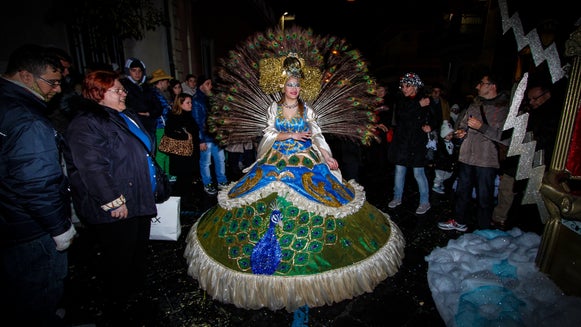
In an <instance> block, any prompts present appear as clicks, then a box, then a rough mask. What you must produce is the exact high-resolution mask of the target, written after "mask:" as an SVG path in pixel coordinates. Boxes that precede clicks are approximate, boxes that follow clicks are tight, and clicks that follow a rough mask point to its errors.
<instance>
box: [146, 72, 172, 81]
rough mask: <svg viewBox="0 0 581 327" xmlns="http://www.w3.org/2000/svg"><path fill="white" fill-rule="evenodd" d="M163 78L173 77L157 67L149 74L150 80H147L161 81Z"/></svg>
mask: <svg viewBox="0 0 581 327" xmlns="http://www.w3.org/2000/svg"><path fill="white" fill-rule="evenodd" d="M164 79H167V80H170V79H173V77H171V76H170V75H168V74H167V73H166V72H164V71H163V69H158V70H156V71H154V72H153V73H152V74H151V80H150V81H149V83H151V84H153V83H155V82H157V81H161V80H164Z"/></svg>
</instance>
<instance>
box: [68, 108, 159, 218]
mask: <svg viewBox="0 0 581 327" xmlns="http://www.w3.org/2000/svg"><path fill="white" fill-rule="evenodd" d="M124 113H125V114H126V115H127V116H128V117H130V118H132V119H133V121H135V122H136V123H137V124H138V125H139V126H140V128H141V129H142V130H145V129H144V127H143V125H142V124H141V123H140V122H139V118H138V117H137V115H136V114H134V113H133V112H131V111H129V110H125V111H124ZM146 134H147V133H146ZM147 136H148V137H149V134H147ZM150 142H151V143H152V144H153V140H151V139H150ZM66 143H67V146H66V148H65V160H66V163H67V171H68V175H69V179H70V183H71V190H72V198H73V204H74V207H75V210H76V212H77V215H78V216H79V219H80V220H81V221H83V222H85V223H89V224H102V223H112V222H116V221H118V219H115V218H112V217H111V214H110V213H109V212H108V211H105V210H103V209H102V208H101V206H102V205H104V204H107V203H110V202H111V201H114V200H115V199H118V198H119V197H120V196H121V195H123V196H124V197H125V199H126V203H125V204H126V206H127V209H128V212H129V214H128V217H136V216H154V215H156V213H157V208H156V205H155V199H154V193H153V190H152V183H151V180H150V166H149V160H148V157H152V153H151V152H149V153H148V151H147V150H146V148H145V146H144V145H143V143H142V142H141V140H139V138H138V137H136V136H135V135H134V134H133V133H132V132H131V131H130V130H129V128H128V127H127V124H126V123H125V120H124V119H123V118H122V117H121V116H120V115H119V113H118V112H117V111H116V110H113V109H111V108H108V107H104V106H101V105H98V104H96V103H95V102H93V101H88V100H85V101H83V102H82V106H81V107H80V108H78V109H77V115H76V116H75V118H74V119H73V120H72V121H71V123H70V124H69V127H68V129H67V133H66Z"/></svg>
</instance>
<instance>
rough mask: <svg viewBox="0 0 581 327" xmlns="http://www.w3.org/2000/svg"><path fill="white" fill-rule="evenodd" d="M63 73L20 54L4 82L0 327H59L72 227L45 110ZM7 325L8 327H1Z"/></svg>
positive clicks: (29, 48)
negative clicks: (59, 312)
mask: <svg viewBox="0 0 581 327" xmlns="http://www.w3.org/2000/svg"><path fill="white" fill-rule="evenodd" d="M62 70H63V68H62V65H61V63H60V61H59V59H58V57H56V56H54V53H51V52H50V51H48V49H46V48H44V47H41V46H37V45H24V46H22V47H20V48H18V49H17V50H15V51H14V52H13V53H12V54H11V56H10V58H9V60H8V65H7V68H6V73H5V74H4V75H3V76H2V78H0V324H3V325H5V324H6V323H8V322H11V323H14V322H15V321H18V324H19V325H21V326H54V325H57V324H58V323H57V322H58V321H59V318H58V317H57V315H56V310H57V306H58V304H59V301H61V298H62V295H63V291H64V279H65V277H66V275H67V269H68V258H67V253H66V251H65V250H66V249H67V248H68V247H69V245H70V243H71V241H72V239H73V237H74V235H75V233H76V232H75V228H74V225H73V224H72V223H71V219H70V217H71V212H70V208H71V207H70V201H69V197H68V182H67V179H66V177H65V175H64V173H63V170H62V168H61V164H60V160H59V158H60V151H59V141H58V134H57V132H56V131H55V129H54V127H53V126H52V124H51V123H50V121H49V120H48V118H47V102H48V101H49V100H50V99H51V98H52V97H53V96H54V95H55V94H57V93H59V92H61V79H62ZM3 322H4V323H3Z"/></svg>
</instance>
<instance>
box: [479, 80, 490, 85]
mask: <svg viewBox="0 0 581 327" xmlns="http://www.w3.org/2000/svg"><path fill="white" fill-rule="evenodd" d="M490 84H492V83H490V82H483V81H480V82H478V85H490Z"/></svg>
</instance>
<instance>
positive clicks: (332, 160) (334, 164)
mask: <svg viewBox="0 0 581 327" xmlns="http://www.w3.org/2000/svg"><path fill="white" fill-rule="evenodd" d="M325 161H326V162H327V165H329V169H331V170H337V169H339V163H338V162H337V160H335V158H327V159H325Z"/></svg>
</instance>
